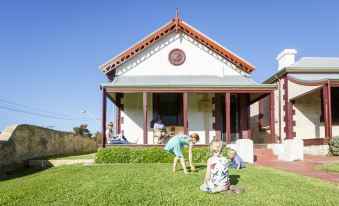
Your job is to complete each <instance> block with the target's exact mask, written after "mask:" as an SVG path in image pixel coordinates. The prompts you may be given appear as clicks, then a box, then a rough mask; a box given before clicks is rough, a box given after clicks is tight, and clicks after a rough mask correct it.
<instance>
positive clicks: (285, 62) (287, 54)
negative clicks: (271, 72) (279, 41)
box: [276, 49, 297, 71]
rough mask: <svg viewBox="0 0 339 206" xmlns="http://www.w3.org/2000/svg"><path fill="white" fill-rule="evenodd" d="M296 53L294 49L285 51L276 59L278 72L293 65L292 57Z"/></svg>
mask: <svg viewBox="0 0 339 206" xmlns="http://www.w3.org/2000/svg"><path fill="white" fill-rule="evenodd" d="M296 53H297V50H295V49H285V50H284V51H282V52H281V53H280V54H279V55H278V56H277V58H276V60H277V61H278V64H279V66H278V71H279V70H281V69H282V68H284V67H288V66H291V65H292V64H293V63H294V57H295V55H296Z"/></svg>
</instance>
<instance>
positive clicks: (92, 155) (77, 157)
mask: <svg viewBox="0 0 339 206" xmlns="http://www.w3.org/2000/svg"><path fill="white" fill-rule="evenodd" d="M95 154H96V152H94V153H88V154H79V155H72V156H69V155H68V156H50V157H45V158H42V159H45V160H83V159H94V158H95Z"/></svg>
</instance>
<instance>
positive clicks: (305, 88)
mask: <svg viewBox="0 0 339 206" xmlns="http://www.w3.org/2000/svg"><path fill="white" fill-rule="evenodd" d="M296 53H297V51H296V50H295V49H285V50H284V51H282V52H281V53H280V54H279V55H278V56H277V61H278V64H279V67H278V71H277V73H275V74H274V75H272V76H271V77H270V78H268V79H267V80H266V81H264V84H276V85H277V90H276V91H275V105H274V108H276V111H275V117H276V118H275V121H276V124H275V128H276V129H275V131H276V135H277V137H278V138H279V140H280V141H281V142H284V141H285V140H286V139H293V138H296V137H297V138H300V139H302V140H303V142H304V153H309V154H326V153H327V152H328V141H329V139H330V138H332V137H333V136H338V135H339V125H338V123H339V58H325V57H303V58H301V59H300V60H299V61H297V62H295V60H294V59H295V54H296ZM270 104H271V101H268V99H267V98H264V99H262V100H261V101H260V102H259V103H258V105H259V106H258V110H257V111H255V108H252V111H255V112H254V113H253V115H255V114H259V115H258V117H259V119H258V121H259V125H260V127H259V130H260V131H259V132H256V133H255V134H256V135H257V136H261V137H263V136H265V130H266V129H269V127H270V124H269V122H270V115H268V113H269V109H268V108H269V107H270Z"/></svg>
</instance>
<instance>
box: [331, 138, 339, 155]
mask: <svg viewBox="0 0 339 206" xmlns="http://www.w3.org/2000/svg"><path fill="white" fill-rule="evenodd" d="M329 145H330V152H331V154H332V155H334V156H339V136H336V137H333V138H332V139H331V140H330V143H329Z"/></svg>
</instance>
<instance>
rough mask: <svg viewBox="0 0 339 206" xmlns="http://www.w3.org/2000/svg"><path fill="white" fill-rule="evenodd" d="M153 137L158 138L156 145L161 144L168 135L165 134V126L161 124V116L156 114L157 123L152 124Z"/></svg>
mask: <svg viewBox="0 0 339 206" xmlns="http://www.w3.org/2000/svg"><path fill="white" fill-rule="evenodd" d="M153 127H154V135H155V136H156V137H158V142H157V143H158V144H161V143H162V142H163V141H165V140H166V138H167V137H168V134H167V132H166V126H165V124H164V123H163V122H162V118H161V116H160V115H159V114H158V116H157V121H156V122H155V123H154V126H153Z"/></svg>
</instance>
